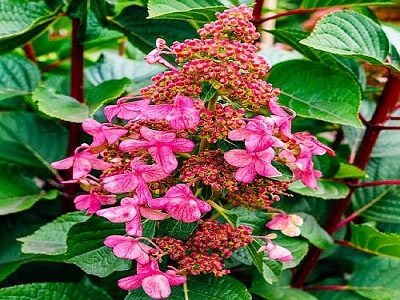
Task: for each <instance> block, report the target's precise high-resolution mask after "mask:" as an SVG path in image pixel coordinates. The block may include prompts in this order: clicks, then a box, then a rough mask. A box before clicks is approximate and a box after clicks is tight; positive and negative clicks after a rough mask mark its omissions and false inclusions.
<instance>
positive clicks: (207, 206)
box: [197, 200, 211, 213]
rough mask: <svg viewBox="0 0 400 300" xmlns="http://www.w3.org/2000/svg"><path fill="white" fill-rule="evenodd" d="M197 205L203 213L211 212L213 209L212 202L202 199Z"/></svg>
mask: <svg viewBox="0 0 400 300" xmlns="http://www.w3.org/2000/svg"><path fill="white" fill-rule="evenodd" d="M197 206H198V207H199V209H200V211H201V212H203V213H204V212H209V211H210V210H211V206H210V204H208V203H207V202H205V201H202V200H198V201H197Z"/></svg>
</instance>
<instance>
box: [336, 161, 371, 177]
mask: <svg viewBox="0 0 400 300" xmlns="http://www.w3.org/2000/svg"><path fill="white" fill-rule="evenodd" d="M366 177H367V174H366V173H365V171H363V170H361V169H359V168H357V167H356V166H353V165H349V164H346V163H340V168H339V170H338V171H337V172H336V173H335V175H334V176H333V178H338V179H339V178H341V179H342V178H366Z"/></svg>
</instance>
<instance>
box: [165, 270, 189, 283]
mask: <svg viewBox="0 0 400 300" xmlns="http://www.w3.org/2000/svg"><path fill="white" fill-rule="evenodd" d="M165 277H167V278H168V281H169V284H170V285H171V286H174V285H180V284H182V283H184V282H185V281H186V277H185V276H183V275H176V273H175V271H172V270H167V271H166V272H165Z"/></svg>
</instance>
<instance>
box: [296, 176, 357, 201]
mask: <svg viewBox="0 0 400 300" xmlns="http://www.w3.org/2000/svg"><path fill="white" fill-rule="evenodd" d="M317 183H318V187H317V189H316V190H314V189H312V188H309V187H306V186H305V185H303V184H302V183H301V182H300V181H299V180H298V181H295V182H293V183H291V184H290V185H289V190H290V191H292V192H295V193H297V194H300V195H303V196H310V197H316V198H322V199H325V200H330V199H342V198H344V197H346V196H347V194H348V193H349V188H348V186H347V185H344V184H343V183H339V182H335V181H329V180H317Z"/></svg>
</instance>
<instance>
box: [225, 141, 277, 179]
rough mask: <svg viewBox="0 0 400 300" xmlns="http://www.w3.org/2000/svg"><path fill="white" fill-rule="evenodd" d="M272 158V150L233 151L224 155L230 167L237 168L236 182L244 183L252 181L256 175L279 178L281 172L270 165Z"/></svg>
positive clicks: (273, 152) (273, 154)
mask: <svg viewBox="0 0 400 300" xmlns="http://www.w3.org/2000/svg"><path fill="white" fill-rule="evenodd" d="M274 156H275V151H274V150H273V149H272V148H267V149H265V150H262V151H259V152H249V151H246V150H242V149H233V150H229V151H228V152H226V153H225V154H224V158H225V160H226V161H227V162H228V163H229V164H230V165H232V166H235V167H238V168H239V169H238V170H237V171H236V173H235V178H236V180H237V181H240V182H245V183H248V182H251V181H253V180H254V178H255V177H256V175H257V174H260V175H261V176H264V177H275V176H281V175H282V174H281V172H279V171H278V170H277V169H276V168H275V167H274V166H273V165H272V164H271V162H272V160H273V158H274Z"/></svg>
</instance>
